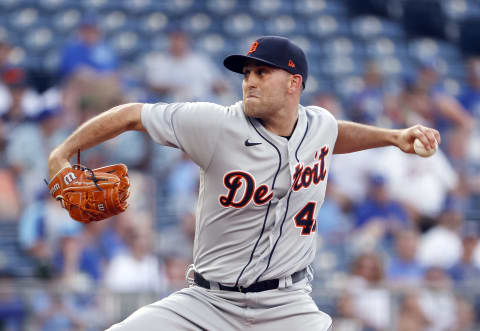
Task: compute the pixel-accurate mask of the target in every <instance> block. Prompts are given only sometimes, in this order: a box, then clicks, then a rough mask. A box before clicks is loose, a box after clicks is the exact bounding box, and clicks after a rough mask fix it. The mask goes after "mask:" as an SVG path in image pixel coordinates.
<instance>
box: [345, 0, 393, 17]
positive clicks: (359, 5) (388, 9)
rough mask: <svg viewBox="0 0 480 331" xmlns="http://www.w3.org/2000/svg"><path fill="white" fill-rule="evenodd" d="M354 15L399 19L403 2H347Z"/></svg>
mask: <svg viewBox="0 0 480 331" xmlns="http://www.w3.org/2000/svg"><path fill="white" fill-rule="evenodd" d="M345 1H346V2H347V5H348V8H349V10H350V12H351V14H352V15H368V14H371V15H378V16H384V17H393V18H398V17H399V15H400V14H401V2H402V0H388V1H386V0H362V1H358V0H345Z"/></svg>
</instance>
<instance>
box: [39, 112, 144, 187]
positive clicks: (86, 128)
mask: <svg viewBox="0 0 480 331" xmlns="http://www.w3.org/2000/svg"><path fill="white" fill-rule="evenodd" d="M142 107H143V104H142V103H129V104H124V105H120V106H117V107H114V108H112V109H109V110H107V111H105V112H103V113H101V114H99V115H97V116H95V117H93V118H91V119H90V120H88V121H86V122H85V123H83V124H82V125H80V126H79V127H78V128H77V129H76V130H75V131H74V132H73V133H72V134H71V135H70V136H69V137H68V138H67V139H66V140H65V141H64V142H63V143H61V144H60V145H59V146H58V147H56V148H55V149H54V150H53V151H52V152H51V153H50V157H49V159H48V169H49V174H50V178H52V177H53V176H55V174H57V172H58V171H60V170H61V169H63V168H65V167H68V166H70V162H69V161H68V160H69V159H70V158H71V157H72V156H73V155H75V153H76V152H77V151H78V150H81V151H83V150H85V149H88V148H90V147H93V146H96V145H98V144H100V143H102V142H104V141H106V140H108V139H111V138H113V137H116V136H118V135H119V134H121V133H123V132H125V131H128V130H137V131H145V128H144V126H143V124H142V120H141V113H142Z"/></svg>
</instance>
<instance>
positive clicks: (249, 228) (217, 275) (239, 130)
mask: <svg viewBox="0 0 480 331" xmlns="http://www.w3.org/2000/svg"><path fill="white" fill-rule="evenodd" d="M236 106H237V107H239V109H237V114H235V115H236V116H235V117H234V118H235V120H234V121H232V122H231V123H229V124H226V125H225V128H224V130H223V132H222V134H221V136H220V141H219V143H218V146H217V147H216V149H215V154H214V156H213V158H212V161H211V163H210V165H209V167H208V168H207V169H206V170H205V171H204V172H203V173H202V176H201V183H200V196H199V205H198V208H199V209H198V211H197V233H196V237H197V238H196V244H195V252H194V254H195V264H196V267H197V270H198V271H200V272H201V273H202V274H203V275H204V276H205V278H207V279H211V280H216V281H219V282H222V283H226V284H236V283H237V281H238V283H239V284H242V285H248V284H251V283H253V282H255V281H258V280H262V279H271V278H278V277H281V276H285V275H289V274H291V273H293V272H295V271H297V270H299V269H301V268H304V267H305V266H307V265H308V264H310V263H311V261H312V259H313V256H314V253H315V236H314V235H315V230H316V221H315V219H316V214H317V211H318V209H319V208H320V206H321V204H322V202H323V198H324V195H325V189H326V180H327V176H328V167H329V164H330V159H331V154H332V151H333V144H334V143H335V139H336V122H335V123H333V122H334V120H333V122H332V118H331V116H330V115H328V116H320V114H316V113H315V111H312V110H309V111H305V110H304V109H303V108H301V109H300V111H299V119H298V122H297V126H296V128H295V131H294V133H293V135H292V136H291V137H290V139H289V140H287V139H286V138H284V137H279V136H276V135H274V134H272V133H270V132H269V131H267V130H266V129H265V128H264V127H263V126H262V125H261V124H260V123H259V122H258V121H257V120H255V119H251V118H247V117H245V116H244V114H243V111H242V110H241V108H240V106H238V104H237V105H236ZM316 111H317V112H320V111H319V110H316ZM333 126H335V127H333ZM198 238H201V239H200V240H198Z"/></svg>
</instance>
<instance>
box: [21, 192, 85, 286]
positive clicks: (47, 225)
mask: <svg viewBox="0 0 480 331" xmlns="http://www.w3.org/2000/svg"><path fill="white" fill-rule="evenodd" d="M81 227H82V225H81V224H80V223H78V222H74V221H73V220H72V219H71V218H70V216H69V215H68V214H67V213H65V211H64V210H63V209H62V208H61V207H60V205H59V203H58V202H57V201H55V200H53V199H51V197H50V194H49V193H48V191H47V190H46V189H44V193H43V194H41V195H40V196H39V198H38V199H37V200H34V201H32V202H31V203H30V204H28V205H27V206H26V207H25V210H24V212H23V214H22V215H21V218H20V222H19V226H18V241H19V243H20V247H21V248H22V249H23V250H24V251H25V252H26V253H27V254H28V255H30V256H32V257H33V258H34V259H35V260H36V261H37V263H38V265H37V266H36V268H37V270H36V274H37V276H43V277H47V276H52V272H53V271H52V259H53V255H54V252H55V251H58V250H60V246H61V244H60V241H61V238H63V237H65V236H75V235H78V233H79V232H80V231H81Z"/></svg>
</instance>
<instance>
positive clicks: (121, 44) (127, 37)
mask: <svg viewBox="0 0 480 331" xmlns="http://www.w3.org/2000/svg"><path fill="white" fill-rule="evenodd" d="M109 43H110V44H111V45H112V47H113V49H114V50H115V51H116V53H117V54H118V55H119V56H120V57H122V58H124V59H125V58H131V56H132V55H134V54H135V53H138V51H139V49H140V43H141V38H140V37H139V35H138V33H137V32H136V31H133V30H127V29H125V30H122V31H120V32H116V33H115V34H113V35H112V37H111V38H109Z"/></svg>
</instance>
